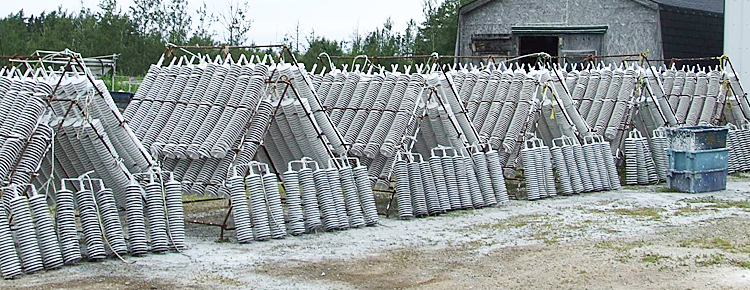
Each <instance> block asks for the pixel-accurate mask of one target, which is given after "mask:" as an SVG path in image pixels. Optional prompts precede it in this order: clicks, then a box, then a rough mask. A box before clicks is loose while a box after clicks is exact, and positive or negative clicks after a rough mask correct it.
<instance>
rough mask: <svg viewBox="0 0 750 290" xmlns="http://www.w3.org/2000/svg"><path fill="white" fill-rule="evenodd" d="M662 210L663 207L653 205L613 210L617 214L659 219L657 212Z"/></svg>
mask: <svg viewBox="0 0 750 290" xmlns="http://www.w3.org/2000/svg"><path fill="white" fill-rule="evenodd" d="M662 211H664V209H661V208H653V207H639V208H618V209H615V210H614V212H615V213H616V214H619V215H626V216H631V217H634V218H645V219H661V215H660V214H659V213H660V212H662Z"/></svg>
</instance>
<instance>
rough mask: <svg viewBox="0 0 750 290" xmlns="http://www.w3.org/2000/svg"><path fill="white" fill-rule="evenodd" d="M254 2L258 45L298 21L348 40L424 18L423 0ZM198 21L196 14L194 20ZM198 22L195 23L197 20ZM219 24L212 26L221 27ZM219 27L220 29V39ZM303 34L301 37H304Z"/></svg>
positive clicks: (69, 0)
mask: <svg viewBox="0 0 750 290" xmlns="http://www.w3.org/2000/svg"><path fill="white" fill-rule="evenodd" d="M228 1H235V2H237V1H242V0H216V1H210V0H208V1H205V2H206V3H207V6H208V10H209V12H210V13H211V12H212V13H214V14H216V13H217V12H219V11H223V10H225V9H226V7H227V3H229V2H228ZM247 1H248V3H249V4H250V7H251V12H250V17H251V18H252V19H253V24H252V27H251V28H250V37H249V38H250V40H251V41H250V42H253V41H254V42H255V43H256V44H269V43H278V42H280V41H281V40H283V38H284V35H285V34H292V33H293V31H294V27H295V25H296V23H297V21H299V24H300V27H301V32H300V34H301V35H309V33H310V32H311V31H312V29H314V30H315V34H316V35H320V36H325V37H326V38H333V39H336V40H342V39H345V38H346V39H348V38H349V36H350V35H352V33H353V31H354V30H356V29H357V28H359V31H360V33H364V32H366V31H372V30H373V29H374V28H375V27H376V26H381V27H382V24H383V23H384V22H385V20H386V19H387V18H388V17H391V19H392V20H393V22H394V26H395V27H394V28H395V29H396V30H397V31H403V30H404V29H405V28H406V23H407V21H409V20H410V19H414V20H415V21H417V23H420V22H421V21H422V20H423V17H424V16H423V13H422V1H423V0H247ZM2 2H3V4H2V5H0V15H2V16H6V15H8V14H10V13H14V12H17V11H19V10H21V9H23V10H24V13H25V14H26V15H29V14H39V13H41V12H42V11H52V10H56V9H57V7H58V6H59V5H62V7H63V8H64V9H67V10H68V11H69V12H72V11H78V10H79V9H81V5H83V6H85V7H88V8H91V9H96V10H98V7H97V4H98V3H99V1H98V0H21V1H18V0H3V1H2ZM118 3H119V5H120V7H121V9H122V10H123V11H128V10H129V9H128V7H129V6H130V5H132V3H133V1H132V0H119V1H118ZM188 3H189V11H190V12H191V13H193V14H194V13H195V10H196V9H198V8H199V7H200V6H201V5H202V4H203V0H188ZM194 22H197V19H194ZM194 24H195V23H194ZM218 26H219V25H218V24H217V25H214V26H213V27H212V28H213V29H217V28H219V27H218ZM222 37H223V35H222V34H221V32H219V33H218V34H217V38H218V39H222ZM300 38H301V39H304V38H303V37H300Z"/></svg>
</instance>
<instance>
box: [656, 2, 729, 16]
mask: <svg viewBox="0 0 750 290" xmlns="http://www.w3.org/2000/svg"><path fill="white" fill-rule="evenodd" d="M651 1H654V2H656V3H659V4H662V5H669V6H674V7H679V8H686V9H693V10H700V11H706V12H712V13H719V14H724V0H651Z"/></svg>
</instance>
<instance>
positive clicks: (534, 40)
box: [518, 36, 558, 65]
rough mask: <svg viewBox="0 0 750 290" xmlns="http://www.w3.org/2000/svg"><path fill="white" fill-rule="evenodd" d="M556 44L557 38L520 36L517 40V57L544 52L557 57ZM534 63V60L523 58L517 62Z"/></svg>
mask: <svg viewBox="0 0 750 290" xmlns="http://www.w3.org/2000/svg"><path fill="white" fill-rule="evenodd" d="M557 43H558V37H557V36H520V37H519V38H518V55H526V54H530V53H536V52H546V53H548V54H549V55H551V56H557ZM536 61H537V59H536V58H524V59H521V60H519V61H518V62H519V63H521V64H523V63H527V64H530V65H534V64H536Z"/></svg>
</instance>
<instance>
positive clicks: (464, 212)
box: [443, 210, 474, 217]
mask: <svg viewBox="0 0 750 290" xmlns="http://www.w3.org/2000/svg"><path fill="white" fill-rule="evenodd" d="M473 213H474V211H472V210H454V211H451V212H448V213H446V214H444V215H443V216H450V217H458V216H464V215H469V214H473Z"/></svg>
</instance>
